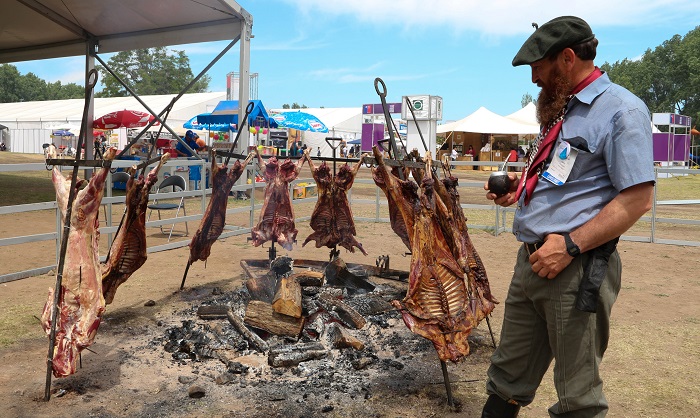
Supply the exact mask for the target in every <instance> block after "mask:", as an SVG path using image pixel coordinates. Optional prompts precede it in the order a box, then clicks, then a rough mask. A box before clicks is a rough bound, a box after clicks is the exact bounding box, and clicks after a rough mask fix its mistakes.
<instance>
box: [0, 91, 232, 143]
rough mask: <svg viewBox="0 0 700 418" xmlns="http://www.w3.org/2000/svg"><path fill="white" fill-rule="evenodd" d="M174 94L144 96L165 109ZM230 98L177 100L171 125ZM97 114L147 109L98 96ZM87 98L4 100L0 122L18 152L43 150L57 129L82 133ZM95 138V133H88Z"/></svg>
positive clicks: (132, 101) (130, 99) (135, 102)
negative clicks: (30, 100) (67, 128)
mask: <svg viewBox="0 0 700 418" xmlns="http://www.w3.org/2000/svg"><path fill="white" fill-rule="evenodd" d="M173 97H175V95H174V94H164V95H153V96H141V99H142V100H143V101H144V102H145V103H146V104H147V105H148V106H149V107H150V108H151V109H153V110H155V111H157V112H158V111H161V110H162V109H164V108H165V107H166V106H167V105H168V104H170V102H171V101H172V99H173ZM225 99H226V93H225V92H213V93H192V94H185V95H183V96H182V97H181V98H180V100H178V101H177V102H175V106H174V107H173V110H172V111H171V112H170V115H169V116H168V120H167V123H168V125H169V126H171V127H174V128H175V127H182V124H183V123H184V122H185V121H187V120H188V119H190V118H191V117H192V116H194V115H197V114H199V113H205V112H210V111H211V110H212V109H213V108H214V107H215V106H216V104H217V103H219V101H221V100H225ZM94 100H95V117H96V118H98V117H100V116H102V115H105V114H107V113H109V112H115V111H118V110H124V109H128V110H140V111H142V112H146V111H147V110H146V109H145V108H144V107H143V106H142V105H141V103H139V101H138V100H136V99H135V98H134V97H132V96H128V97H110V98H96V99H94ZM84 106H85V100H84V99H68V100H46V101H37V102H20V103H0V124H2V125H5V126H7V128H8V129H9V139H10V140H9V143H8V145H9V148H10V150H11V151H14V152H25V153H42V152H43V148H42V144H44V143H46V142H51V138H50V135H51V131H52V130H53V129H61V128H63V129H65V128H66V127H69V126H70V127H71V132H73V133H74V134H76V135H77V134H78V133H79V130H80V125H81V119H82V114H83V108H84ZM88 138H91V136H88Z"/></svg>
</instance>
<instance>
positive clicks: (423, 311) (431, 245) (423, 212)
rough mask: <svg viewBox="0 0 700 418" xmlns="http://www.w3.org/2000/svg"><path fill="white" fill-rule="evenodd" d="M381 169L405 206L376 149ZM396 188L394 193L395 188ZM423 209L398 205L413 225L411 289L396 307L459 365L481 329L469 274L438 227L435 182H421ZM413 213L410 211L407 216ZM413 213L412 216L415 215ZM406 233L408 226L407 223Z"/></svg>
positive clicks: (420, 205)
mask: <svg viewBox="0 0 700 418" xmlns="http://www.w3.org/2000/svg"><path fill="white" fill-rule="evenodd" d="M374 155H375V158H376V159H377V164H378V167H377V169H378V170H379V171H381V172H382V178H383V179H385V180H387V181H386V184H387V193H391V194H392V196H393V198H394V201H396V202H397V203H400V202H401V201H402V200H405V197H404V196H402V195H400V194H399V193H397V192H398V190H399V189H398V187H396V185H395V183H396V182H397V181H399V180H398V179H396V178H395V177H394V176H393V175H392V174H391V173H390V172H389V171H388V169H387V167H386V165H384V164H383V161H382V156H381V154H380V153H379V151H378V150H377V149H376V147H375V149H374ZM426 161H427V164H426V165H427V167H426V172H430V161H431V159H430V153H427V155H426ZM392 186H393V187H392ZM420 188H421V192H422V193H421V194H420V197H419V203H418V207H417V208H414V207H413V205H406V204H399V209H400V211H401V215H402V216H403V218H404V219H406V220H408V219H412V220H413V222H412V225H411V231H410V232H409V237H410V242H411V247H410V248H411V267H410V274H409V288H408V292H407V294H406V297H405V298H404V299H403V300H402V301H397V300H395V301H392V304H393V305H394V306H395V307H396V308H397V309H399V310H400V311H401V315H402V317H403V320H404V322H405V323H406V326H407V327H408V328H409V329H410V330H411V331H412V332H414V333H416V334H418V335H421V336H422V337H425V338H427V339H429V340H430V341H431V342H432V343H433V345H434V347H435V349H436V351H437V353H438V357H439V358H440V360H442V361H447V360H451V361H457V360H459V359H460V358H461V357H463V356H466V355H467V354H469V343H468V341H467V337H468V336H469V333H470V332H471V330H472V328H473V327H474V326H476V321H475V317H474V313H473V312H472V311H471V306H470V300H469V293H468V291H467V286H466V280H465V274H464V272H463V271H462V269H461V268H460V266H459V264H458V263H457V261H455V258H454V256H453V255H452V252H451V251H450V248H449V245H448V243H447V240H446V239H445V237H444V236H443V233H442V229H441V228H440V225H439V223H438V221H437V215H436V213H435V211H436V205H438V204H440V202H438V200H439V197H438V196H437V195H436V194H435V190H434V180H433V178H432V177H430V176H425V177H424V178H423V180H422V182H421V186H420ZM407 208H408V210H407ZM411 212H412V213H411ZM406 225H407V227H408V226H409V223H408V222H407V223H406Z"/></svg>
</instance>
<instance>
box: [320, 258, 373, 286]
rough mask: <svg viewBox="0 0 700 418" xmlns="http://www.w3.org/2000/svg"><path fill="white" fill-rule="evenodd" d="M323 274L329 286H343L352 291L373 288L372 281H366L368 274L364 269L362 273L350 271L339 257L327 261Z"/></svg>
mask: <svg viewBox="0 0 700 418" xmlns="http://www.w3.org/2000/svg"><path fill="white" fill-rule="evenodd" d="M324 274H325V276H326V283H327V284H328V285H329V286H338V287H343V288H346V289H348V291H351V292H352V293H367V292H371V291H373V290H374V288H375V286H374V285H373V284H372V283H370V282H369V281H367V279H368V278H369V276H368V275H367V272H366V271H364V274H363V275H359V274H356V272H352V271H350V270H349V269H348V266H347V264H345V262H344V261H343V260H342V259H340V258H336V259H335V260H333V261H332V262H330V263H328V265H327V266H326V269H325V271H324Z"/></svg>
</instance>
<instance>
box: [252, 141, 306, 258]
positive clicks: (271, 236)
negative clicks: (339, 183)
mask: <svg viewBox="0 0 700 418" xmlns="http://www.w3.org/2000/svg"><path fill="white" fill-rule="evenodd" d="M308 153H309V150H308V149H307V150H306V151H305V152H304V156H302V157H301V158H300V159H299V161H297V163H296V164H294V163H293V162H292V160H290V159H289V158H287V159H286V160H285V161H284V162H283V163H282V164H280V163H279V161H278V160H277V157H272V158H270V159H269V160H268V161H267V163H264V162H263V159H262V157H261V156H260V154H257V155H258V162H259V164H260V167H261V168H263V167H264V171H263V177H264V178H265V182H266V183H267V184H266V186H265V200H264V202H263V207H262V210H261V211H260V220H259V222H258V224H257V225H256V226H255V227H253V230H252V232H251V235H252V238H253V245H254V246H256V247H258V246H260V245H262V244H263V243H265V242H267V241H270V240H273V242H277V243H279V244H280V245H281V246H282V247H283V248H284V249H286V250H287V251H291V249H292V244H293V243H294V240H295V239H296V236H297V232H299V231H297V229H296V228H295V226H294V208H293V207H292V201H291V199H290V197H289V182H291V181H294V179H296V178H297V176H298V175H299V172H301V167H302V166H303V165H304V161H306V155H308Z"/></svg>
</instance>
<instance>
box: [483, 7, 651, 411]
mask: <svg viewBox="0 0 700 418" xmlns="http://www.w3.org/2000/svg"><path fill="white" fill-rule="evenodd" d="M597 46H598V40H597V39H596V38H595V36H594V34H593V32H592V30H591V28H590V27H589V25H588V24H587V23H586V22H585V21H584V20H582V19H580V18H578V17H574V16H563V17H558V18H556V19H553V20H551V21H549V22H547V23H545V24H544V25H542V26H541V27H539V28H537V29H536V30H535V32H534V33H533V34H532V35H531V36H530V37H529V38H528V39H527V40H526V41H525V43H524V44H523V46H522V47H521V48H520V50H519V51H518V53H517V54H516V55H515V58H514V59H513V66H518V65H530V68H531V71H532V82H533V83H535V84H537V86H539V87H540V88H541V89H542V90H541V92H540V95H539V98H538V101H537V116H538V118H539V122H540V125H541V132H540V135H539V137H538V138H537V139H536V140H535V141H534V143H533V146H532V147H531V149H530V152H529V153H528V155H527V156H526V161H527V165H526V167H525V169H524V170H523V173H522V174H521V176H520V178H518V176H517V175H516V174H515V173H510V174H509V176H510V178H511V180H512V184H511V188H510V191H509V192H508V193H506V194H505V195H499V196H496V195H495V194H493V193H487V194H486V198H487V199H489V200H493V201H494V202H495V203H496V204H498V205H501V206H510V205H513V204H516V205H517V209H516V212H515V218H514V221H513V233H514V235H515V237H516V239H517V240H518V241H521V242H522V243H523V245H522V246H521V248H520V250H519V251H518V255H517V259H516V263H515V268H514V274H513V277H512V280H511V284H510V287H509V289H508V295H507V297H506V301H505V311H504V319H503V328H502V330H501V343H500V345H499V347H498V348H497V349H496V351H495V352H494V354H493V356H492V358H491V366H490V367H489V370H488V381H487V385H486V389H487V392H488V394H489V397H488V400H487V401H486V404H485V405H484V408H483V412H482V417H500V418H503V417H515V416H517V414H518V411H519V408H520V407H521V406H524V405H528V404H529V403H530V402H532V400H533V399H534V397H535V392H536V391H537V388H538V386H539V385H540V382H541V380H542V377H543V376H544V374H545V372H546V371H547V369H548V368H549V366H550V364H551V362H552V360H554V385H555V388H556V391H557V396H558V400H557V402H556V403H554V405H552V406H551V407H550V408H549V415H550V416H551V417H587V418H590V417H603V416H605V415H606V413H607V411H608V403H607V401H606V399H605V396H604V395H603V382H602V380H601V378H600V374H599V365H600V363H601V361H602V358H603V353H604V352H605V350H606V348H607V345H608V337H609V332H610V312H611V310H612V306H613V303H614V302H615V299H616V298H617V295H618V293H619V291H620V280H621V273H622V266H621V264H620V257H619V254H618V253H617V250H616V245H617V241H618V238H619V236H620V235H622V234H623V233H624V232H625V231H626V230H627V229H628V228H630V227H631V226H632V225H633V224H634V223H635V222H636V221H637V220H638V219H639V218H640V217H641V216H642V215H643V214H644V213H645V212H647V211H648V210H649V209H650V208H651V204H652V198H653V188H654V169H653V157H652V140H651V120H650V117H649V110H648V109H647V107H646V106H645V105H644V103H643V102H642V101H641V100H640V99H639V98H637V97H636V96H634V95H633V94H632V93H630V92H629V91H627V90H625V89H624V88H622V87H620V86H618V85H616V84H613V83H612V82H611V81H610V79H609V78H608V76H607V74H604V73H603V72H602V71H601V70H600V69H599V68H598V67H596V66H595V65H594V63H593V59H594V58H595V55H596V48H597ZM484 189H486V190H488V186H487V185H484Z"/></svg>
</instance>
